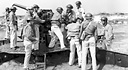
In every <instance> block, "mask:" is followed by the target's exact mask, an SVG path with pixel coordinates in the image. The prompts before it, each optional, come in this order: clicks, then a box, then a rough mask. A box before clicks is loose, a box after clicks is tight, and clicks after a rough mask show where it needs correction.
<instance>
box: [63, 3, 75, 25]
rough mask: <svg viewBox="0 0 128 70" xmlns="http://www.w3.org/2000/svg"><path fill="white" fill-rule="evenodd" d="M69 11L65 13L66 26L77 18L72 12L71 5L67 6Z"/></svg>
mask: <svg viewBox="0 0 128 70" xmlns="http://www.w3.org/2000/svg"><path fill="white" fill-rule="evenodd" d="M66 8H67V10H66V12H64V13H63V17H62V18H63V19H65V24H66V25H68V24H69V23H71V22H72V19H74V18H76V13H75V12H74V11H73V10H72V9H73V6H72V5H71V4H68V5H67V6H66Z"/></svg>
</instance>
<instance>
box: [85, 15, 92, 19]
mask: <svg viewBox="0 0 128 70" xmlns="http://www.w3.org/2000/svg"><path fill="white" fill-rule="evenodd" d="M85 18H86V20H92V19H93V15H92V14H91V13H87V14H86V15H85Z"/></svg>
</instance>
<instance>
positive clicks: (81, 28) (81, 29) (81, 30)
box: [79, 23, 83, 38]
mask: <svg viewBox="0 0 128 70" xmlns="http://www.w3.org/2000/svg"><path fill="white" fill-rule="evenodd" d="M82 33H83V23H82V24H81V26H80V33H79V38H80V37H81V35H82Z"/></svg>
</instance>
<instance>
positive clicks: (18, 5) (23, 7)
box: [12, 4, 27, 10]
mask: <svg viewBox="0 0 128 70" xmlns="http://www.w3.org/2000/svg"><path fill="white" fill-rule="evenodd" d="M12 6H16V7H19V8H22V9H24V10H27V8H26V6H23V5H20V4H13V5H12Z"/></svg>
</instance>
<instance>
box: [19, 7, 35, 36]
mask: <svg viewBox="0 0 128 70" xmlns="http://www.w3.org/2000/svg"><path fill="white" fill-rule="evenodd" d="M32 16H33V10H32V7H27V12H26V14H25V17H24V18H23V20H22V24H23V28H22V30H21V36H19V37H20V38H22V34H23V29H24V27H25V26H26V25H27V22H26V21H27V19H28V17H32Z"/></svg>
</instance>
